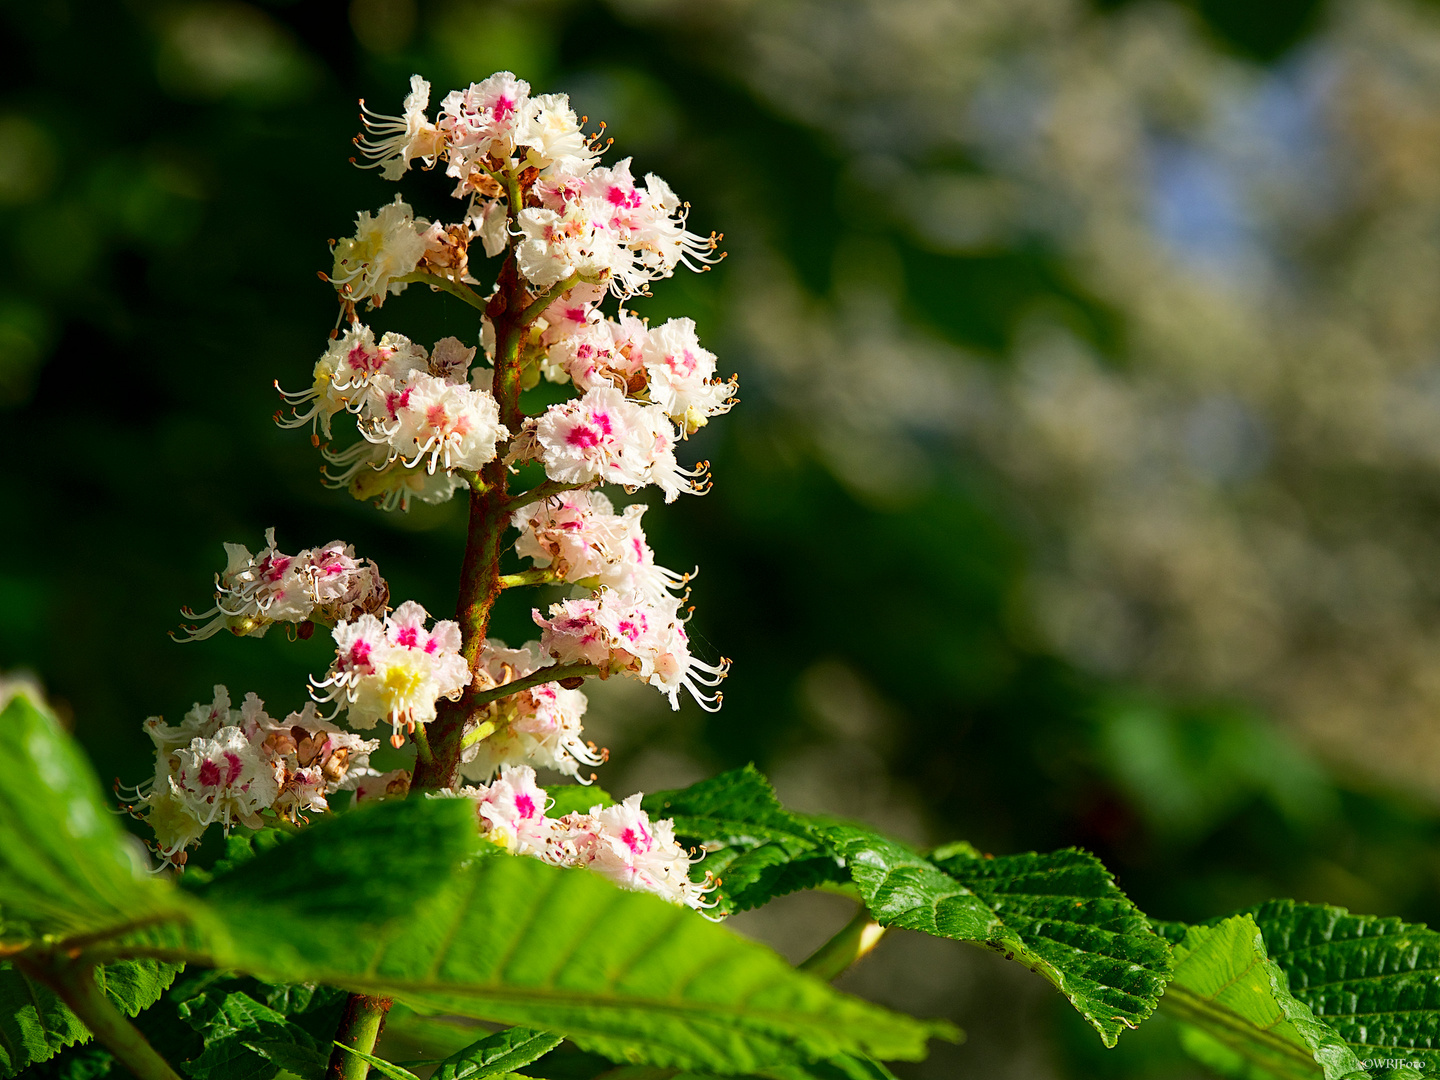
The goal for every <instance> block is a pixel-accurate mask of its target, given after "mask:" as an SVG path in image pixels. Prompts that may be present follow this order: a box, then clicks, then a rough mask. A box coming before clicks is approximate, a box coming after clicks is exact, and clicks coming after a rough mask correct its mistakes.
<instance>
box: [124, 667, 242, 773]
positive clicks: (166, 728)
mask: <svg viewBox="0 0 1440 1080" xmlns="http://www.w3.org/2000/svg"><path fill="white" fill-rule="evenodd" d="M232 716H233V718H234V719H232ZM239 717H240V714H239V713H238V712H236V711H234V710H232V709H231V708H230V691H229V690H227V689H226V688H225V687H224V686H222V685H220V684H219V683H216V684H215V698H214V700H213V701H212V702H210V704H208V705H204V704H201V703H200V702H196V703H195V705H194V706H193V707H192V708H191V710H190V711H189V712H188V713H186V714H185V717H184V719H183V720H181V721H180V723H179V724H178V725H175V726H171V725H170V724H167V723H165V721H164V719H163V718H162V717H159V716H152V717H150V718H149V719H148V720H146V721H145V734H147V735H149V736H150V740H151V741H152V742H153V743H154V744H155V751H156V754H157V755H165V756H168V755H169V754H170V752H171V751H173V750H178V749H180V747H182V746H189V745H190V743H191V742H192V741H193V740H195V739H197V738H206V739H208V738H209V737H210V736H212V735H214V734H215V732H217V731H219V730H220V729H221V728H222V727H225V726H227V725H228V724H231V723H238V722H239Z"/></svg>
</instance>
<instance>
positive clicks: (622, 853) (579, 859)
mask: <svg viewBox="0 0 1440 1080" xmlns="http://www.w3.org/2000/svg"><path fill="white" fill-rule="evenodd" d="M454 795H455V796H456V797H459V798H467V799H473V800H475V802H476V803H477V804H478V805H477V812H478V814H479V817H480V829H481V831H482V832H483V833H484V834H485V835H486V836H487V837H489V838H490V839H491V840H492V841H493V842H494V843H496V844H499V845H500V846H501V847H504V848H505V849H506V850H507V851H511V852H514V853H516V854H520V855H530V856H533V857H534V858H537V859H541V860H543V861H544V862H548V863H550V864H552V865H555V866H579V867H584V868H586V869H588V870H591V871H593V872H595V873H597V874H599V875H600V876H601V877H604V878H607V879H608V880H610V881H612V882H614V883H615V884H616V885H619V886H620V887H621V888H622V889H631V890H633V891H636V892H650V893H655V894H656V895H658V896H660V897H662V898H663V899H665V900H668V901H670V902H671V903H672V904H684V905H686V906H688V907H692V908H705V907H712V906H713V903H711V902H707V901H706V899H705V897H706V895H707V894H708V893H710V892H711V891H713V890H714V888H715V883H714V879H713V875H711V874H709V873H706V875H705V877H704V880H703V881H693V880H691V877H690V867H691V866H692V865H693V864H694V863H695V862H697V861H698V858H694V857H692V856H691V854H690V852H688V851H686V849H685V848H683V847H681V846H680V844H679V843H677V842H676V840H675V828H674V822H672V821H670V820H669V819H668V818H665V819H661V820H659V821H651V820H650V815H649V814H647V813H646V812H645V811H644V810H642V809H641V808H640V800H641V796H640V795H638V794H637V795H632V796H630V798H628V799H626V800H625V801H624V802H623V803H614V804H612V805H610V806H604V805H598V804H597V805H595V806H592V807H591V808H590V810H589V811H588V812H586V813H570V814H565V815H563V816H561V817H556V818H552V817H548V816H546V809H547V808H548V806H549V805H550V798H549V796H548V795H546V793H545V789H544V788H542V787H540V786H539V785H538V784H536V783H535V770H534V769H532V768H530V767H529V766H528V765H517V766H514V767H507V768H504V769H502V770H501V771H500V775H499V776H498V777H497V778H496V779H495V780H493V781H492V782H491V783H489V784H482V785H480V786H479V787H462V788H460V789H458V790H457V791H455V792H454Z"/></svg>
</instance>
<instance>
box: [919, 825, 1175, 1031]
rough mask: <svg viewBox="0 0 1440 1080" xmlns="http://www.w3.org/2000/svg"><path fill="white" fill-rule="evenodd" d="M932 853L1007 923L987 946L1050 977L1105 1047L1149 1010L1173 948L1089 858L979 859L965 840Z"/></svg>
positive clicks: (1070, 854) (1074, 854) (1077, 854)
mask: <svg viewBox="0 0 1440 1080" xmlns="http://www.w3.org/2000/svg"><path fill="white" fill-rule="evenodd" d="M932 857H933V859H934V861H935V863H936V865H938V866H940V867H942V868H943V869H944V870H945V871H946V872H947V873H949V874H950V875H952V876H953V877H954V878H956V880H958V881H960V882H962V883H963V884H964V885H966V886H967V887H969V888H970V889H971V890H972V891H973V892H974V893H975V894H976V895H977V896H979V897H980V898H981V899H982V900H983V901H984V902H985V904H986V905H987V906H988V907H989V908H990V910H991V911H992V912H994V914H995V915H996V917H997V918H998V919H999V920H1000V922H1001V923H1002V924H1003V927H1002V929H1001V930H1000V931H999V932H998V933H997V934H996V935H995V937H993V938H992V939H991V941H990V942H989V944H991V946H992V947H993V948H996V949H1001V950H1003V951H1004V952H1005V953H1006V955H1007V956H1013V958H1014V959H1016V960H1018V961H1020V962H1021V963H1022V964H1026V965H1028V966H1029V967H1031V968H1032V969H1034V970H1035V971H1037V972H1038V973H1040V974H1042V975H1044V976H1045V978H1047V979H1049V980H1050V982H1052V983H1054V984H1055V986H1056V987H1057V988H1058V989H1059V990H1060V992H1061V993H1062V994H1064V995H1065V996H1066V997H1067V998H1068V999H1069V1000H1070V1002H1071V1004H1073V1005H1074V1006H1075V1008H1076V1009H1077V1010H1078V1011H1079V1012H1080V1014H1081V1015H1082V1016H1084V1017H1085V1019H1086V1020H1088V1021H1089V1022H1090V1024H1091V1025H1092V1026H1093V1027H1094V1028H1095V1029H1096V1030H1097V1031H1098V1032H1100V1035H1101V1037H1102V1038H1103V1039H1104V1041H1105V1043H1106V1045H1107V1046H1113V1045H1114V1044H1115V1041H1116V1039H1117V1038H1118V1037H1119V1035H1120V1032H1121V1031H1122V1030H1124V1029H1125V1028H1133V1027H1135V1026H1136V1025H1137V1024H1139V1023H1140V1022H1141V1021H1142V1020H1144V1019H1145V1018H1146V1017H1148V1016H1149V1015H1150V1014H1151V1013H1152V1012H1154V1011H1155V1007H1156V1005H1157V1003H1158V1002H1159V1000H1160V995H1161V994H1163V993H1164V992H1165V984H1166V982H1167V981H1168V979H1169V974H1170V970H1171V964H1172V961H1171V958H1170V949H1169V946H1168V945H1167V944H1166V942H1165V940H1164V939H1163V938H1161V937H1159V936H1158V935H1156V934H1155V933H1153V932H1152V931H1151V929H1150V924H1149V921H1148V920H1147V919H1146V918H1145V916H1144V915H1143V914H1142V913H1141V912H1140V909H1139V908H1137V907H1136V906H1135V905H1134V904H1132V903H1131V902H1130V900H1129V898H1128V897H1127V896H1126V895H1125V894H1124V893H1123V892H1121V891H1120V889H1119V888H1118V887H1116V885H1115V880H1114V878H1112V877H1111V876H1110V873H1109V871H1107V870H1106V869H1105V867H1104V866H1103V865H1102V864H1101V862H1100V860H1099V859H1097V858H1095V856H1093V855H1091V854H1089V853H1088V852H1084V851H1077V850H1075V849H1073V848H1072V849H1069V850H1066V851H1056V852H1051V853H1049V854H1045V855H1037V854H1034V853H1031V854H1027V855H1006V856H999V857H996V858H983V857H977V856H976V855H975V854H974V849H973V848H970V846H969V845H968V844H967V845H954V846H952V847H951V848H949V849H942V850H940V851H937V852H935V853H934V855H933V856H932Z"/></svg>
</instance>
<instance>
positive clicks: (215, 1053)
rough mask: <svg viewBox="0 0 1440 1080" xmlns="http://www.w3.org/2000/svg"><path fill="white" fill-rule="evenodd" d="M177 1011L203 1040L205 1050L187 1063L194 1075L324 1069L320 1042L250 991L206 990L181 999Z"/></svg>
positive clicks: (212, 1077)
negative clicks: (196, 995)
mask: <svg viewBox="0 0 1440 1080" xmlns="http://www.w3.org/2000/svg"><path fill="white" fill-rule="evenodd" d="M179 1013H180V1018H181V1019H182V1020H184V1021H185V1022H186V1023H187V1024H189V1025H190V1026H191V1027H193V1028H194V1029H195V1030H196V1031H198V1032H200V1033H201V1035H202V1036H203V1037H204V1040H205V1048H204V1051H203V1052H202V1053H201V1054H200V1056H199V1057H197V1058H195V1059H194V1060H193V1061H190V1062H188V1063H186V1065H185V1071H186V1072H187V1073H189V1074H190V1076H192V1077H194V1078H195V1080H269V1077H272V1076H274V1075H275V1072H276V1070H277V1069H284V1070H285V1071H286V1072H290V1073H294V1074H295V1075H296V1076H300V1077H304V1078H305V1080H318V1078H319V1077H320V1076H321V1075H322V1074H323V1073H324V1072H325V1065H326V1063H327V1061H328V1060H329V1054H328V1053H327V1052H326V1051H325V1050H324V1049H323V1044H322V1043H320V1042H319V1041H318V1040H317V1039H315V1038H314V1037H313V1036H312V1035H311V1034H310V1033H309V1032H307V1031H306V1030H305V1029H304V1028H302V1027H300V1026H299V1025H298V1024H295V1023H294V1022H292V1021H291V1020H290V1019H289V1018H288V1017H287V1016H286V1015H285V1014H284V1013H281V1012H278V1011H276V1010H275V1009H272V1008H270V1007H269V1006H267V1005H262V1004H261V1003H260V1002H258V1001H256V1000H255V999H254V998H252V997H250V995H248V994H245V993H241V992H237V991H225V990H215V991H209V992H206V993H203V994H201V995H199V996H198V997H194V998H190V999H189V1000H187V1001H183V1002H181V1003H180V1005H179Z"/></svg>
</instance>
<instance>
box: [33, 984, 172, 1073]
mask: <svg viewBox="0 0 1440 1080" xmlns="http://www.w3.org/2000/svg"><path fill="white" fill-rule="evenodd" d="M24 966H25V969H26V972H27V973H29V974H33V975H35V977H36V978H39V979H41V980H42V981H44V982H46V983H48V984H49V985H50V986H51V987H53V988H54V990H55V992H56V993H57V994H59V995H60V997H61V998H62V999H63V1000H64V1002H65V1004H66V1005H69V1006H70V1009H71V1011H72V1012H74V1013H75V1015H76V1016H78V1017H79V1018H80V1019H81V1020H83V1021H84V1022H85V1026H86V1027H88V1028H89V1029H90V1030H91V1031H92V1032H93V1033H94V1035H95V1037H96V1038H97V1039H99V1040H100V1041H101V1042H102V1043H104V1044H105V1047H106V1049H108V1050H109V1051H110V1052H111V1053H112V1054H114V1055H115V1057H116V1059H117V1060H118V1061H119V1062H120V1063H121V1064H122V1065H124V1066H125V1068H127V1069H129V1070H130V1072H132V1073H134V1074H135V1076H136V1077H138V1078H139V1080H180V1076H179V1075H178V1074H177V1073H176V1072H175V1070H174V1069H172V1068H171V1067H170V1063H169V1062H167V1061H166V1060H165V1059H164V1058H163V1057H161V1056H160V1055H159V1054H158V1053H156V1052H155V1048H154V1047H153V1046H151V1045H150V1043H149V1042H148V1041H146V1039H145V1036H144V1035H142V1034H140V1032H139V1030H138V1029H137V1028H136V1027H135V1025H134V1024H132V1023H130V1021H129V1020H128V1019H126V1018H125V1015H124V1014H123V1013H121V1012H120V1010H119V1009H117V1008H115V1005H114V1004H113V1003H112V1002H111V1001H110V999H109V998H108V997H106V996H105V992H104V991H103V990H101V989H100V984H99V983H97V982H96V981H95V969H94V968H93V967H91V966H89V965H88V964H80V963H75V962H73V961H69V962H66V961H60V960H58V959H57V960H55V961H54V962H53V963H52V964H50V965H46V966H43V967H41V966H38V965H33V964H32V963H26V964H25V965H24Z"/></svg>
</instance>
